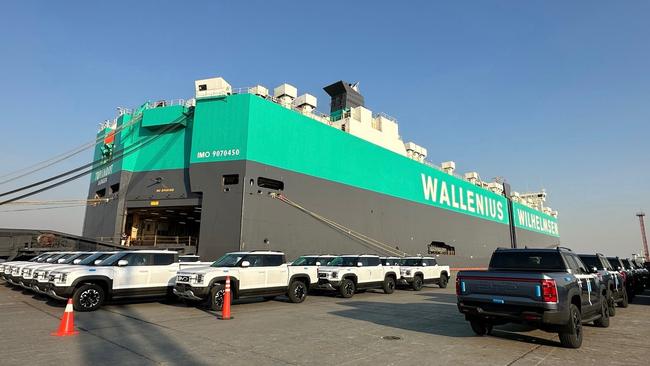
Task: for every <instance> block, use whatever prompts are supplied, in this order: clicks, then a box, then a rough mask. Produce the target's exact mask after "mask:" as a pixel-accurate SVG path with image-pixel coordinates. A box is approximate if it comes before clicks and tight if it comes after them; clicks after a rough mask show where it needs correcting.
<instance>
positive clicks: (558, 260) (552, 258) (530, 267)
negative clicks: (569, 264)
mask: <svg viewBox="0 0 650 366" xmlns="http://www.w3.org/2000/svg"><path fill="white" fill-rule="evenodd" d="M490 269H491V270H492V269H498V270H511V271H518V270H521V271H536V270H539V271H563V270H565V266H564V262H563V261H562V257H561V256H560V253H559V252H551V251H549V252H534V251H528V250H526V251H521V252H515V251H503V252H499V251H497V252H494V254H492V259H491V260H490Z"/></svg>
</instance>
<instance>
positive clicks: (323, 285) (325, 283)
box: [316, 278, 341, 291]
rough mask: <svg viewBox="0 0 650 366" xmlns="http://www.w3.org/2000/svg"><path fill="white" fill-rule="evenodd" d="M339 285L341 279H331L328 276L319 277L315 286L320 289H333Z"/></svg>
mask: <svg viewBox="0 0 650 366" xmlns="http://www.w3.org/2000/svg"><path fill="white" fill-rule="evenodd" d="M340 285H341V281H338V280H332V279H328V278H319V279H318V285H316V288H317V289H321V290H330V291H334V290H336V289H337V288H339V286H340Z"/></svg>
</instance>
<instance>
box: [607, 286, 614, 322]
mask: <svg viewBox="0 0 650 366" xmlns="http://www.w3.org/2000/svg"><path fill="white" fill-rule="evenodd" d="M607 305H608V310H609V316H610V317H612V316H616V302H615V301H614V297H613V296H612V293H611V292H610V293H609V296H608V297H607Z"/></svg>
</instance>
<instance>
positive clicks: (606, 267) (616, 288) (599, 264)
mask: <svg viewBox="0 0 650 366" xmlns="http://www.w3.org/2000/svg"><path fill="white" fill-rule="evenodd" d="M579 257H580V260H582V263H584V264H585V265H586V266H587V270H589V271H590V272H591V273H593V274H595V275H596V276H598V278H599V279H600V281H601V282H603V283H604V284H605V287H606V288H607V300H608V301H609V315H610V316H614V315H615V314H616V305H617V304H618V305H619V306H620V307H623V308H626V307H627V306H628V298H627V291H626V290H625V281H624V280H623V276H622V275H621V274H620V273H619V272H618V271H615V270H614V268H612V265H611V264H609V261H608V260H607V258H605V256H604V255H602V254H599V253H596V254H580V255H579Z"/></svg>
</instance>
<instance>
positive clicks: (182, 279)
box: [178, 276, 190, 282]
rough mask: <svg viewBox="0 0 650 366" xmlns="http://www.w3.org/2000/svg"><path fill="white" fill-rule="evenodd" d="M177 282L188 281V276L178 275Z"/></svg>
mask: <svg viewBox="0 0 650 366" xmlns="http://www.w3.org/2000/svg"><path fill="white" fill-rule="evenodd" d="M178 281H179V282H190V276H178Z"/></svg>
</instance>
